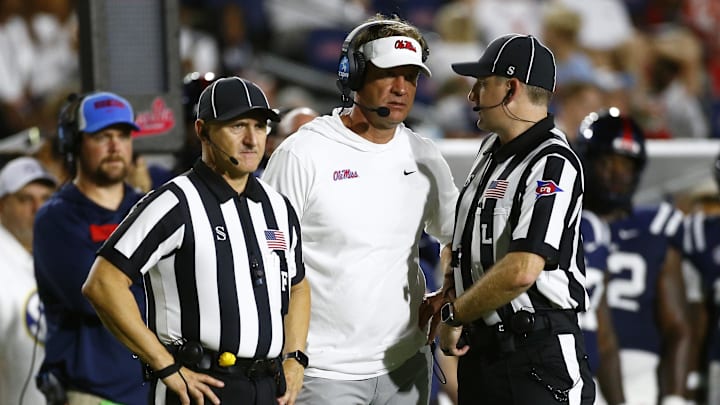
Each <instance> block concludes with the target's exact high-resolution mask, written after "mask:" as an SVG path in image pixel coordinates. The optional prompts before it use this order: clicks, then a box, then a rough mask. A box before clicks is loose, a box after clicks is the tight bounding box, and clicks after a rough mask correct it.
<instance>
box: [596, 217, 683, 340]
mask: <svg viewBox="0 0 720 405" xmlns="http://www.w3.org/2000/svg"><path fill="white" fill-rule="evenodd" d="M682 222H683V214H682V213H681V212H680V211H679V210H677V209H675V208H673V207H672V206H671V205H670V204H668V203H662V204H660V205H659V206H658V207H636V208H634V209H633V211H632V213H631V214H630V215H628V216H627V217H625V218H623V219H620V220H616V221H613V222H611V223H610V231H611V250H610V256H609V257H608V272H609V281H608V286H607V302H608V305H609V306H610V309H611V313H612V319H613V325H614V326H615V333H616V334H617V338H618V345H619V347H620V349H637V350H643V351H648V352H652V353H657V354H659V353H660V340H661V338H660V331H659V328H658V324H657V320H656V314H657V283H658V278H659V275H660V272H661V270H662V266H663V263H664V261H665V255H666V252H667V249H668V248H669V247H670V246H673V247H675V248H677V249H680V250H682V245H681V240H680V238H681V236H680V235H681V234H682V232H681V231H680V229H681V228H682V226H681V225H682Z"/></svg>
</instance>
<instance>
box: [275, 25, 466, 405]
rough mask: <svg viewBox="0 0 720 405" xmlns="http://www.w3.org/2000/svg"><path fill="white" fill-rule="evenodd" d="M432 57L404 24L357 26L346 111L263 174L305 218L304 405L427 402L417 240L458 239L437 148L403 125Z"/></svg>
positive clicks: (348, 43)
mask: <svg viewBox="0 0 720 405" xmlns="http://www.w3.org/2000/svg"><path fill="white" fill-rule="evenodd" d="M427 54H428V51H427V44H426V42H425V40H424V39H423V38H422V36H421V35H420V33H419V32H418V30H417V29H416V28H415V27H413V26H411V25H410V24H408V23H407V22H404V21H401V20H399V19H397V18H396V19H392V20H388V19H385V18H384V17H382V16H377V17H374V18H373V19H371V20H369V21H368V22H366V23H364V24H362V25H360V26H358V27H357V28H355V29H354V30H353V31H352V32H350V34H349V35H348V37H347V38H346V39H345V43H344V44H343V50H342V53H341V57H340V63H339V71H338V85H339V87H340V90H341V91H342V101H343V108H338V109H335V110H334V111H333V112H332V114H331V115H324V116H321V117H318V118H315V119H314V120H313V121H311V122H309V123H307V124H305V125H304V126H302V127H301V128H300V129H299V130H298V131H297V132H296V133H295V134H294V135H292V136H290V137H289V138H287V139H286V140H285V141H284V142H283V143H282V144H281V145H280V146H279V147H278V149H276V150H275V152H274V153H273V155H272V156H271V158H270V161H269V163H268V166H267V168H266V169H265V172H264V174H263V180H265V181H267V182H268V183H270V184H271V185H272V186H273V187H275V188H276V189H277V190H278V191H280V192H281V193H283V194H285V195H286V196H287V197H288V199H289V200H290V202H291V203H292V205H293V207H294V208H295V210H296V211H297V213H298V217H299V218H300V223H301V229H302V238H303V244H304V246H303V254H304V258H305V266H306V274H307V277H308V282H309V284H310V286H311V291H312V297H313V299H312V306H311V320H310V331H309V335H308V344H307V354H308V357H309V360H310V365H309V367H308V368H307V369H306V371H305V381H304V384H303V390H302V391H301V392H300V395H299V396H298V404H313V405H324V404H328V405H329V404H349V403H353V404H354V403H363V404H399V405H410V404H412V405H416V404H427V403H428V396H429V388H430V378H431V375H432V372H431V366H432V359H431V355H430V350H429V347H428V346H427V344H426V343H427V341H428V331H427V330H426V328H425V325H424V323H425V321H426V319H419V309H420V307H421V303H422V302H423V295H424V291H425V279H424V276H423V273H422V271H421V269H420V266H419V258H418V242H419V240H420V238H421V234H422V232H423V230H425V231H427V233H429V234H430V235H432V236H434V237H436V238H437V239H438V240H439V241H440V243H441V244H443V245H445V244H447V243H448V242H449V241H450V236H451V234H452V229H453V220H454V219H453V208H454V204H455V201H456V199H457V195H458V194H457V188H456V187H455V184H454V182H453V179H452V175H451V172H450V168H449V167H448V165H447V163H446V162H445V160H444V159H443V157H442V155H441V154H440V150H439V149H438V148H437V146H436V145H435V144H434V143H433V142H432V141H430V140H429V139H427V138H424V137H421V136H420V135H418V134H416V133H415V132H413V131H412V130H410V129H409V128H408V127H406V126H405V124H403V121H404V120H405V119H406V118H407V116H408V113H409V111H410V110H411V108H412V106H413V102H414V99H415V92H416V86H417V82H418V77H419V75H420V73H424V74H426V75H427V76H429V75H430V71H429V69H428V68H427V66H426V65H425V60H426V58H427ZM352 91H355V92H356V93H355V96H354V98H351V92H352ZM437 297H440V295H437ZM438 308H439V305H438ZM421 327H422V329H421ZM431 335H432V334H431Z"/></svg>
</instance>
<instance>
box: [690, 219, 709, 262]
mask: <svg viewBox="0 0 720 405" xmlns="http://www.w3.org/2000/svg"><path fill="white" fill-rule="evenodd" d="M704 222H705V215H704V214H703V213H702V212H700V213H698V214H696V215H694V216H693V224H692V225H693V227H692V233H693V236H694V237H695V238H694V239H695V250H696V251H698V252H704V251H705V249H707V243H706V242H705V233H704V232H703V223H704Z"/></svg>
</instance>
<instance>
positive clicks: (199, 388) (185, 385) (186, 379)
mask: <svg viewBox="0 0 720 405" xmlns="http://www.w3.org/2000/svg"><path fill="white" fill-rule="evenodd" d="M162 382H163V383H164V384H165V385H166V386H167V387H168V388H170V389H171V390H172V391H173V392H175V393H176V394H177V395H178V397H179V398H180V404H181V405H190V403H191V402H190V400H191V399H192V403H193V404H199V405H204V404H205V397H207V398H208V399H209V400H210V402H212V403H213V404H215V405H219V404H220V398H218V397H217V395H215V393H214V392H212V389H210V386H213V387H217V388H222V387H224V386H225V383H224V382H222V381H220V380H217V379H215V378H212V377H210V376H209V375H207V374H201V373H196V372H194V371H192V370H190V369H187V368H185V367H182V368H181V369H180V370H179V371H178V372H177V373H175V374H171V375H169V376H167V377H165V378H164V379H163V380H162Z"/></svg>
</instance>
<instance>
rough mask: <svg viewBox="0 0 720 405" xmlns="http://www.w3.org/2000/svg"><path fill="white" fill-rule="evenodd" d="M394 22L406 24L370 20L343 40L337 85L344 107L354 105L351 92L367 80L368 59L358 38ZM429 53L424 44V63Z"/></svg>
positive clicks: (398, 22)
mask: <svg viewBox="0 0 720 405" xmlns="http://www.w3.org/2000/svg"><path fill="white" fill-rule="evenodd" d="M393 24H403V25H404V23H403V22H401V21H394V20H378V21H369V22H366V23H364V24H361V25H359V26H357V27H356V28H355V29H353V30H352V31H350V33H349V34H348V35H347V37H346V38H345V41H343V45H342V49H341V51H340V60H339V62H338V71H337V76H338V78H337V86H338V89H339V90H340V93H341V101H342V103H343V106H344V107H351V106H352V100H351V99H350V93H351V92H352V91H357V90H360V89H361V88H362V86H363V84H364V82H365V72H366V68H367V60H366V59H365V54H363V52H362V50H360V49H359V47H358V45H357V38H358V37H359V36H361V35H360V34H362V33H364V32H366V31H367V30H369V29H371V28H372V27H376V26H379V25H393ZM420 42H425V41H420ZM429 54H430V50H429V49H428V47H427V45H426V44H424V46H423V49H422V61H423V63H424V62H425V61H426V60H427V58H428V55H429Z"/></svg>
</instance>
